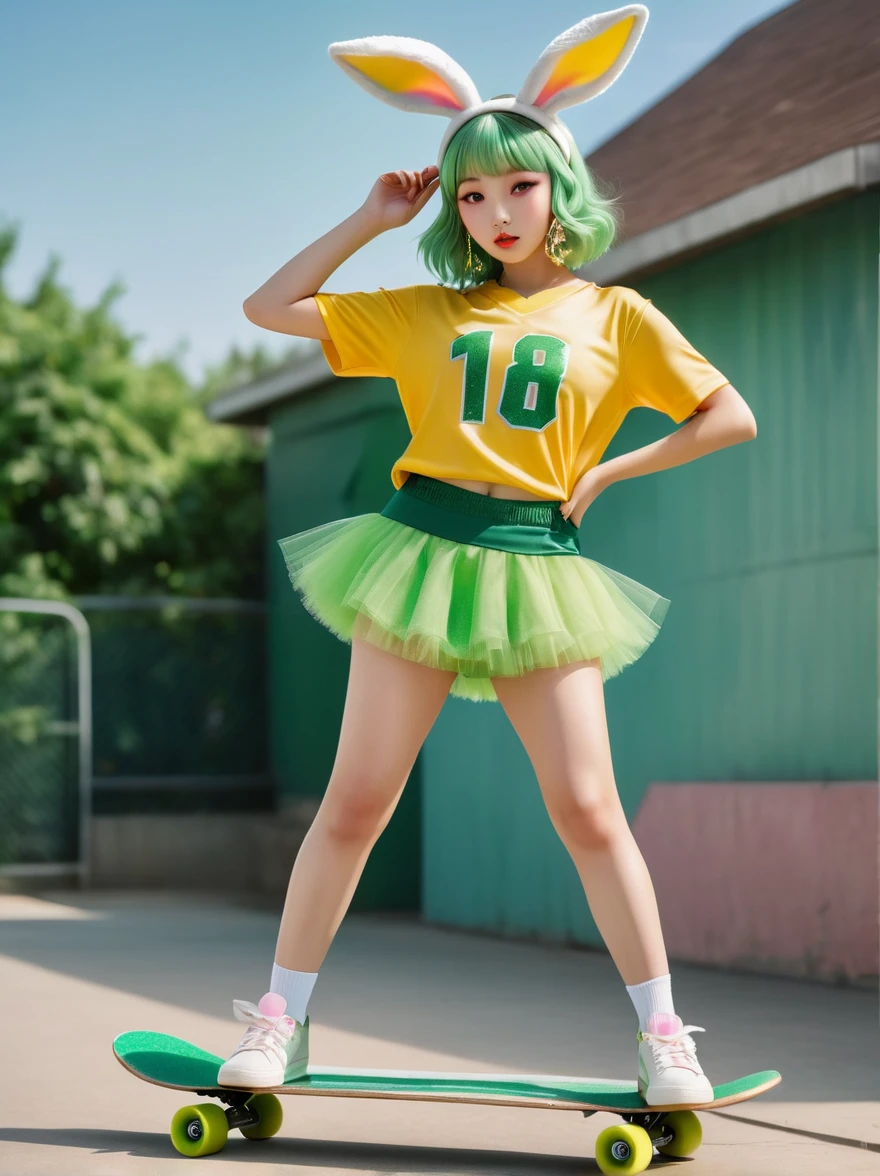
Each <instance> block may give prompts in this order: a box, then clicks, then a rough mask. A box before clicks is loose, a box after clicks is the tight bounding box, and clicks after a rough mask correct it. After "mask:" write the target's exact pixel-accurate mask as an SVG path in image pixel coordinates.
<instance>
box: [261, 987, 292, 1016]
mask: <svg viewBox="0 0 880 1176" xmlns="http://www.w3.org/2000/svg"><path fill="white" fill-rule="evenodd" d="M257 1008H258V1009H259V1010H260V1012H261V1013H262V1014H263V1016H264V1017H280V1016H281V1014H282V1013H283V1012H284V1010H285V1009H286V1008H287V1001H286V1000H285V999H284V997H283V996H279V995H278V993H277V992H267V993H266V995H265V996H263V997H261V998H260V1003H259V1004H258V1005H257Z"/></svg>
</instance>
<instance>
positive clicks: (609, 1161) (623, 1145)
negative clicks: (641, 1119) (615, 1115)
mask: <svg viewBox="0 0 880 1176" xmlns="http://www.w3.org/2000/svg"><path fill="white" fill-rule="evenodd" d="M653 1158H654V1145H653V1143H652V1142H651V1137H650V1135H649V1134H648V1132H647V1131H646V1130H645V1129H644V1127H636V1125H635V1124H634V1123H621V1124H619V1125H618V1126H617V1127H606V1128H605V1130H604V1131H603V1132H601V1133H600V1135H599V1136H598V1138H597V1139H596V1163H597V1164H598V1165H599V1171H600V1172H603V1173H604V1174H605V1176H637V1173H639V1172H644V1170H645V1169H646V1168H647V1167H648V1165H649V1164H650V1163H651V1160H652V1159H653Z"/></svg>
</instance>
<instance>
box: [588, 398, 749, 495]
mask: <svg viewBox="0 0 880 1176" xmlns="http://www.w3.org/2000/svg"><path fill="white" fill-rule="evenodd" d="M757 435H758V425H757V423H756V421H755V418H754V415H753V414H752V410H751V409H750V408H749V406H748V405H747V404H746V402H745V400H743V398H742V396H740V394H739V392H737V390H736V389H735V388H734V387H733V385H732V384H725V385H724V387H723V388H719V389H718V390H717V391H716V392H713V393H712V395H711V396H707V397H706V399H705V400H704V401H703V402H702V404H699V405H698V406H697V408H696V410H695V411H694V413H693V415H691V416H690V417H688V419H687V420H686V421H685V422H684V423H683V424H682V425H681V427H680V428H679V429H677V430H676V431H675V432H673V433H670V434H668V436H666V437H661V438H660V440H659V441H654V442H653V443H652V444H650V445H645V446H643V448H641V449H635V450H633V451H632V452H631V453H621V454H619V455H618V456H617V457H613V458H611V459H610V460H609V461H606V462H603V463H602V464H601V465H599V466H596V467H595V469H596V475H595V476H596V477H597V478H598V479H599V480H600V481H601V483H602V485H603V487H605V486H610V485H611V484H612V483H614V482H622V481H623V480H624V479H626V478H640V477H642V476H643V475H644V474H655V473H657V472H658V471H659V470H668V469H671V468H672V467H673V466H679V465H684V463H685V462H688V461H693V460H694V459H695V458H697V457H703V456H704V455H705V454H707V453H712V452H714V451H715V450H716V449H725V448H726V447H727V446H728V445H738V444H739V443H740V442H741V441H751V440H753V439H754V438H755V437H757Z"/></svg>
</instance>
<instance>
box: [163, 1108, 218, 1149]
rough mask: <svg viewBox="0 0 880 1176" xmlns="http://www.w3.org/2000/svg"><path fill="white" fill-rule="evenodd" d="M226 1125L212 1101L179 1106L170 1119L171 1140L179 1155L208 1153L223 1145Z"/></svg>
mask: <svg viewBox="0 0 880 1176" xmlns="http://www.w3.org/2000/svg"><path fill="white" fill-rule="evenodd" d="M228 1134H229V1124H228V1123H227V1121H226V1112H225V1111H224V1110H223V1108H222V1107H218V1106H217V1105H216V1103H199V1104H198V1105H197V1106H193V1107H181V1108H180V1110H179V1111H178V1112H177V1114H176V1115H175V1116H174V1118H173V1119H172V1120H171V1142H172V1143H173V1144H174V1146H175V1147H176V1148H177V1150H178V1151H179V1152H180V1154H181V1155H182V1156H210V1155H213V1154H214V1152H218V1151H221V1150H222V1149H223V1148H224V1147H225V1146H226V1137H227V1136H228Z"/></svg>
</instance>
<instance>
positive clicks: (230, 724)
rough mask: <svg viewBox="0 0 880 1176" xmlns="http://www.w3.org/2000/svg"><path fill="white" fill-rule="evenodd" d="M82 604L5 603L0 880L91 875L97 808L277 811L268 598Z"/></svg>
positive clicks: (0, 628)
mask: <svg viewBox="0 0 880 1176" xmlns="http://www.w3.org/2000/svg"><path fill="white" fill-rule="evenodd" d="M76 604H77V605H78V608H72V607H71V606H70V605H67V604H57V603H55V602H44V601H25V600H13V599H10V598H6V599H0V814H2V818H0V875H2V874H16V873H19V874H38V873H62V872H70V871H76V872H79V873H80V874H84V873H85V870H86V863H87V861H88V848H89V846H88V840H89V825H90V821H91V817H92V815H102V814H111V813H112V814H129V813H132V814H133V813H155V812H164V813H174V812H201V811H203V812H218V811H221V812H222V811H227V812H228V811H254V810H261V809H262V810H268V809H271V808H272V807H274V803H275V797H274V789H273V787H272V783H271V777H270V774H269V767H268V733H267V732H268V724H267V698H266V691H267V673H266V648H265V645H266V642H265V606H264V605H263V604H262V603H260V602H252V601H240V600H182V599H177V598H127V597H115V596H109V597H108V596H86V597H80V598H79V599H78V600H77V601H76ZM90 696H91V697H90ZM91 699H93V706H92V702H91Z"/></svg>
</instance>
